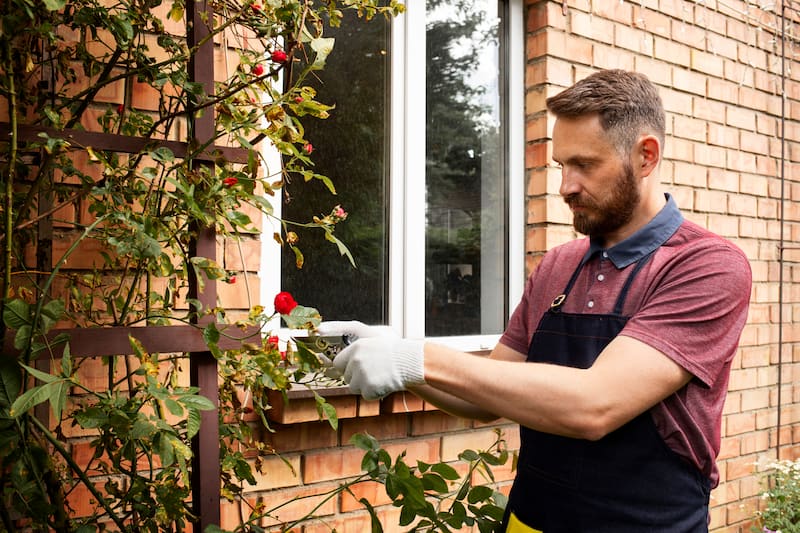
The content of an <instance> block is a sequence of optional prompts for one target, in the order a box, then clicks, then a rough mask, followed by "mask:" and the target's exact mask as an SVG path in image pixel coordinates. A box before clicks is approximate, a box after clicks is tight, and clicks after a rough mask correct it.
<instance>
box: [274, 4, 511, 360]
mask: <svg viewBox="0 0 800 533" xmlns="http://www.w3.org/2000/svg"><path fill="white" fill-rule="evenodd" d="M507 3H508V8H509V11H508V12H509V16H508V21H507V27H506V31H507V32H508V35H507V37H506V42H507V44H508V50H507V53H508V54H509V57H508V64H509V68H508V72H507V74H506V75H507V77H508V79H507V84H508V85H507V86H508V92H509V94H508V95H507V105H508V107H509V109H508V112H507V115H506V116H507V128H508V145H507V154H506V157H507V161H506V167H507V172H508V190H507V194H508V198H509V202H508V205H509V208H508V209H509V212H508V221H507V231H508V250H507V253H508V294H507V298H508V302H509V313H510V312H511V311H513V309H514V307H515V306H516V303H517V302H518V301H519V299H520V297H521V295H522V291H523V287H524V284H525V271H524V270H525V248H524V246H525V245H524V240H525V239H524V234H525V222H524V212H525V185H524V183H525V168H524V167H525V156H524V148H525V140H524V139H525V98H524V93H525V87H524V75H525V37H524V17H523V1H522V0H508V2H507ZM425 9H426V8H425V2H407V3H406V11H405V13H404V14H402V15H400V16H398V17H395V18H394V19H393V20H392V25H393V26H392V31H391V36H392V37H391V39H392V41H391V62H392V63H391V72H392V75H391V80H392V81H391V89H390V103H389V105H390V124H391V126H390V127H391V131H390V139H391V141H390V142H391V143H392V145H391V149H390V157H389V172H390V176H391V179H390V180H389V191H388V192H389V195H390V196H389V206H390V212H389V286H388V287H389V288H388V290H389V294H388V299H389V309H388V321H389V325H390V326H392V327H393V328H394V329H395V331H397V332H398V333H400V334H401V335H403V336H404V337H408V338H423V337H424V336H425V276H424V268H425V266H424V265H425V153H426V152H425V135H424V131H425V106H424V105H421V101H420V93H422V94H423V95H424V94H425V91H424V87H425V61H424V60H420V58H425V57H426V51H425V33H426V31H425V18H426V12H425ZM267 165H268V167H269V168H273V169H274V168H278V166H277V165H280V157H279V155H278V154H277V153H271V154H267ZM276 204H280V202H276ZM275 215H276V216H280V205H275ZM272 224H274V222H272V221H266V222H265V224H264V233H263V234H264V236H265V237H264V238H263V239H262V272H260V275H261V301H262V302H263V305H265V306H266V307H267V308H269V306H270V305H271V303H272V299H273V298H274V295H275V294H277V293H278V292H279V291H280V290H281V287H280V274H279V265H280V264H281V261H280V254H281V248H280V246H279V245H278V244H277V243H275V242H274V240H273V239H271V238H268V236H269V235H270V234H271V233H272V232H273V231H278V230H279V228H277V227H273V226H272ZM275 267H277V268H275ZM421 269H422V271H421ZM301 303H302V302H301ZM326 318H328V319H332V320H335V318H336V317H326ZM270 325H271V326H273V327H272V329H273V330H277V328H278V323H274V324H270ZM290 335H291V332H289V331H286V330H283V331H281V334H280V336H281V338H282V339H286V338H288V337H289V336H290ZM499 338H500V335H499V334H495V335H470V336H454V337H428V340H430V341H433V342H437V343H441V344H445V345H447V346H450V347H452V348H455V349H459V350H464V351H478V350H490V349H492V348H494V346H495V344H496V343H497V341H498V339H499Z"/></svg>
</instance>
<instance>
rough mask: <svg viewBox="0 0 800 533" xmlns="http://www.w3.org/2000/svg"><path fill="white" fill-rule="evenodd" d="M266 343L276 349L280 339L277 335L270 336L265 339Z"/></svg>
mask: <svg viewBox="0 0 800 533" xmlns="http://www.w3.org/2000/svg"><path fill="white" fill-rule="evenodd" d="M267 342H268V343H270V344H271V345H272V346H274V347H276V348H277V347H278V343H280V338H278V336H277V335H270V336H269V338H267Z"/></svg>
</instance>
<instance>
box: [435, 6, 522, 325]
mask: <svg viewBox="0 0 800 533" xmlns="http://www.w3.org/2000/svg"><path fill="white" fill-rule="evenodd" d="M427 6H428V15H427V22H426V31H427V74H426V76H427V100H426V119H427V128H426V144H427V147H426V152H427V153H426V156H427V157H426V203H427V207H426V235H425V238H426V243H425V247H426V253H425V256H426V265H425V276H426V277H425V285H426V288H425V305H426V310H425V312H426V315H425V334H426V335H428V336H446V335H476V334H496V333H500V332H502V329H503V326H504V317H505V294H506V290H505V277H506V276H505V274H506V256H507V254H506V237H505V235H506V231H505V230H506V228H505V219H506V198H505V196H506V195H505V190H506V187H505V177H504V175H505V172H504V164H503V157H502V153H503V142H502V140H503V137H502V135H501V131H502V130H501V116H502V114H501V105H500V104H501V98H500V79H501V77H500V76H501V70H500V38H499V32H500V24H499V13H498V2H497V0H428V3H427Z"/></svg>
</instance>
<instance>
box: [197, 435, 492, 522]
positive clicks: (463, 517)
mask: <svg viewBox="0 0 800 533" xmlns="http://www.w3.org/2000/svg"><path fill="white" fill-rule="evenodd" d="M496 433H497V434H496V439H495V441H494V442H493V443H492V445H491V446H490V447H489V448H488V449H487V450H485V451H475V450H464V451H463V452H462V453H461V454H460V455H459V462H458V463H457V464H449V463H445V462H439V463H436V464H432V465H431V464H426V463H423V462H421V461H418V462H417V464H416V465H409V464H408V463H407V462H406V460H405V452H404V453H401V454H400V455H399V456H397V457H395V458H394V460H393V459H392V457H391V456H390V455H389V453H388V452H387V451H386V450H385V449H383V448H382V447H381V445H380V443H379V442H378V441H377V440H376V439H375V438H374V437H372V436H371V435H368V434H356V435H354V436H353V437H352V439H351V440H350V442H351V444H353V445H355V446H356V447H357V448H359V449H361V450H364V456H363V459H362V462H361V467H362V470H363V471H364V472H363V473H362V474H361V475H359V476H357V477H355V478H353V479H351V480H348V481H347V482H346V483H342V484H341V485H339V486H337V487H336V488H334V489H332V490H330V491H328V492H327V493H324V494H316V495H315V496H314V497H315V498H317V502H316V506H315V507H314V508H313V509H311V511H309V512H308V513H307V514H306V515H304V516H302V517H301V518H299V519H297V520H295V521H292V522H289V523H284V524H282V525H281V526H280V531H281V532H291V531H295V529H294V528H296V527H297V526H298V525H300V524H301V523H307V522H311V521H314V520H317V519H319V520H323V519H322V518H320V517H318V516H317V515H316V512H317V510H318V509H320V508H321V507H322V506H324V505H325V503H327V502H329V501H330V500H331V499H333V498H336V497H339V495H341V494H342V493H348V494H350V495H351V496H353V497H354V498H356V499H358V501H359V502H360V503H361V504H362V505H363V506H364V507H365V508H366V509H367V511H368V512H369V514H370V518H371V531H372V533H382V532H383V525H382V524H381V522H380V520H379V519H378V515H377V512H376V509H375V507H374V506H373V505H372V502H370V501H369V500H367V499H366V498H359V497H358V496H356V494H355V493H354V492H353V490H352V489H353V487H355V486H357V485H359V484H362V483H380V484H382V485H383V486H384V489H385V490H386V494H387V495H388V496H389V497H390V498H391V500H392V505H394V506H395V507H399V508H400V525H401V526H403V527H408V528H409V529H408V530H407V531H408V532H409V533H410V532H434V531H441V532H443V533H448V532H450V531H456V530H461V529H462V528H464V527H472V526H477V528H478V531H480V532H481V533H490V532H498V531H500V527H501V525H502V518H503V512H504V509H505V505H506V496H505V495H504V494H503V493H501V492H498V491H497V490H495V489H494V488H493V487H492V485H493V484H494V482H495V480H494V475H493V474H492V468H493V467H496V466H500V465H504V464H505V463H506V462H507V461H508V451H507V450H506V447H505V441H504V440H503V438H502V435H501V433H500V432H499V430H498V431H497V432H496ZM460 467H463V470H462V472H459V470H458V469H457V468H460ZM477 481H484V482H485V484H484V483H477ZM284 505H286V502H283V503H280V504H278V505H277V506H275V507H272V508H266V506H265V505H264V504H263V503H262V504H259V505H258V506H256V507H255V508H254V509H252V512H251V514H250V516H249V519H248V520H246V521H245V522H244V523H243V524H242V525H241V526H240V527H239V528H237V529H236V530H235V531H234V532H230V531H225V530H223V529H220V528H209V530H207V533H240V532H248V533H249V532H255V531H263V529H261V528H260V527H259V526H258V525H257V524H259V523H260V520H262V519H263V518H265V517H272V518H274V516H275V513H277V512H278V511H280V509H281V508H282V507H283V506H284ZM333 531H335V529H334V530H333Z"/></svg>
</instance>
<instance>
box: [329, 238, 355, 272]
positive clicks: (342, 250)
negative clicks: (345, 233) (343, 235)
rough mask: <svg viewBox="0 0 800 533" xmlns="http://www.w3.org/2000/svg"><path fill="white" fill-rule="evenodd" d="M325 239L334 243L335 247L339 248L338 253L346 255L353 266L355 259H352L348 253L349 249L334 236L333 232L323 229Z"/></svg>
mask: <svg viewBox="0 0 800 533" xmlns="http://www.w3.org/2000/svg"><path fill="white" fill-rule="evenodd" d="M325 240H327V241H330V242H332V243H334V244H335V245H336V247H337V248H338V249H339V255H344V256H346V257H347V259H348V260H349V261H350V264H351V265H352V266H353V268H355V266H356V260H355V259H353V255H352V254H351V253H350V250H349V249H348V248H347V246H346V245H345V244H344V243H343V242H342V241H340V240H339V239H338V238H336V236H334V234H333V233H332V232H331V231H330V230H326V231H325Z"/></svg>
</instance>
